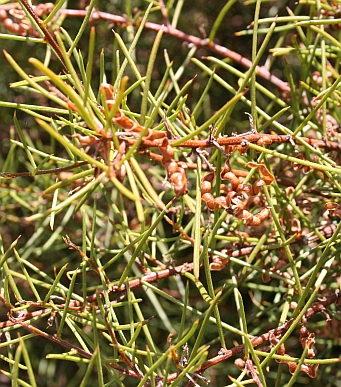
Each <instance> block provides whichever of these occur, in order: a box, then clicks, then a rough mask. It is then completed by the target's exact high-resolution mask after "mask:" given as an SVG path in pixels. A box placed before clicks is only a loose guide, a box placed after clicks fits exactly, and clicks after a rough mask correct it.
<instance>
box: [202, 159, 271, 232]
mask: <svg viewBox="0 0 341 387" xmlns="http://www.w3.org/2000/svg"><path fill="white" fill-rule="evenodd" d="M246 166H247V167H251V168H257V169H258V170H259V172H260V173H261V175H262V176H263V177H262V178H261V179H257V180H256V181H255V182H254V183H253V184H252V185H251V184H244V183H240V182H239V178H238V177H237V176H236V175H235V173H233V172H232V170H231V167H230V165H229V162H228V161H227V162H226V163H225V166H224V168H223V169H222V170H221V173H220V178H221V180H222V181H223V180H227V181H229V182H230V183H231V186H230V187H226V186H222V187H221V189H222V190H223V192H224V191H225V192H224V193H225V195H222V196H218V197H214V196H213V195H212V193H211V190H212V182H213V180H214V178H215V172H211V173H209V174H207V175H206V176H205V177H204V178H203V180H202V183H201V198H202V200H203V201H204V202H205V203H206V205H207V207H208V208H209V209H210V210H212V211H215V210H217V209H218V208H224V209H227V210H231V211H232V213H233V215H234V216H235V217H236V218H238V219H243V220H244V223H245V225H247V226H259V225H260V224H261V223H262V222H263V221H264V220H265V219H266V218H267V217H268V216H269V215H270V210H269V208H267V207H264V208H262V209H261V211H260V212H259V213H257V214H252V213H251V212H250V211H249V210H250V207H251V206H253V205H257V206H259V207H261V206H263V205H264V200H263V198H262V197H261V196H259V193H260V192H261V189H262V187H263V186H264V185H269V184H271V183H272V182H273V179H274V177H273V176H272V174H271V173H270V171H269V170H268V169H267V168H266V166H265V165H264V164H258V163H254V162H249V163H247V164H246Z"/></svg>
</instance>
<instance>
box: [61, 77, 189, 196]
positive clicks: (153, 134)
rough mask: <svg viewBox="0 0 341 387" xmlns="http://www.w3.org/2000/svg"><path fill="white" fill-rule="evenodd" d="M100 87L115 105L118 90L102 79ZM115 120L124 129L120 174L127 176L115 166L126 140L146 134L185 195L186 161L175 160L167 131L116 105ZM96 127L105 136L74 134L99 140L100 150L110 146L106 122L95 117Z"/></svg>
mask: <svg viewBox="0 0 341 387" xmlns="http://www.w3.org/2000/svg"><path fill="white" fill-rule="evenodd" d="M100 89H101V91H102V92H103V94H104V95H105V99H106V101H105V102H106V104H107V107H108V110H109V111H110V110H111V109H113V108H114V105H115V101H116V99H115V90H114V88H113V86H112V85H110V84H108V83H102V84H101V85H100ZM68 105H69V107H70V109H72V110H74V111H77V108H76V107H75V105H74V104H73V103H71V102H69V103H68ZM101 110H102V112H103V114H104V109H103V108H101ZM112 120H113V122H114V123H115V124H116V125H118V126H119V127H120V128H122V129H123V130H124V132H123V133H121V135H122V134H123V136H120V139H121V141H122V142H121V145H120V148H119V152H118V155H117V157H116V159H115V161H114V162H113V168H112V169H113V170H114V171H113V172H114V173H115V175H116V176H117V177H120V176H124V173H123V172H122V167H121V170H115V166H116V165H119V164H120V163H118V161H119V160H120V159H121V158H122V155H123V153H125V144H127V145H128V146H129V145H130V144H131V140H130V139H129V138H131V136H133V137H134V140H133V143H134V142H135V141H136V139H138V138H139V137H141V136H143V141H150V142H154V143H155V146H157V147H158V148H159V150H160V152H161V155H160V156H161V160H160V161H161V163H162V164H163V166H164V167H165V168H166V171H167V180H168V181H169V182H170V183H171V184H172V186H173V188H174V191H175V195H176V197H180V196H183V195H184V194H186V193H187V177H186V163H183V162H181V161H176V160H174V158H173V157H174V149H173V147H172V146H171V144H170V141H169V139H168V137H167V132H165V131H159V130H155V129H146V128H144V127H143V126H141V125H139V124H138V123H137V122H135V121H133V120H132V119H131V118H129V117H127V116H126V115H125V114H124V112H123V111H122V110H121V109H120V108H119V107H118V108H117V110H116V112H115V114H114V117H113V119H112ZM95 131H96V133H98V134H99V135H101V136H102V137H100V138H97V137H95V136H80V135H78V134H77V135H76V136H75V137H77V138H78V139H79V141H80V143H81V144H83V145H91V144H99V146H101V150H104V149H107V144H109V142H110V141H108V140H112V135H111V133H110V132H108V133H107V132H105V131H104V128H103V125H102V123H101V122H100V121H99V120H98V119H96V128H95ZM101 144H102V145H101ZM104 144H105V145H104ZM107 150H108V149H107ZM106 153H108V152H102V157H104V159H108V157H109V156H106V155H105V154H106Z"/></svg>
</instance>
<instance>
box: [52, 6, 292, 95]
mask: <svg viewBox="0 0 341 387" xmlns="http://www.w3.org/2000/svg"><path fill="white" fill-rule="evenodd" d="M59 13H62V14H63V15H67V16H73V17H85V15H86V11H83V10H75V9H61V10H60V11H59ZM93 16H94V18H96V19H101V20H107V21H111V22H113V23H115V24H119V25H123V26H126V25H135V26H138V25H139V22H134V21H133V20H127V19H126V18H125V17H123V16H118V15H112V14H110V13H106V12H99V11H94V12H93ZM145 28H146V29H148V30H151V31H155V32H158V31H160V30H161V28H162V30H163V33H164V34H168V35H171V36H173V37H175V38H177V39H179V40H183V41H185V42H188V43H190V44H193V45H195V46H197V47H203V48H206V49H207V50H208V51H211V52H214V53H216V54H219V55H221V56H223V57H225V58H229V59H231V60H233V61H234V62H236V63H239V64H240V65H242V66H243V67H245V68H248V69H249V68H250V67H251V66H252V62H251V61H250V60H249V59H247V58H245V57H243V56H242V55H240V54H238V53H237V52H235V51H232V50H230V49H228V48H226V47H224V46H221V45H219V44H216V43H214V42H211V41H210V40H208V39H201V38H199V37H197V36H193V35H189V34H186V33H184V32H183V31H180V30H178V29H177V28H174V27H172V26H171V25H167V26H164V25H161V24H157V23H152V22H146V23H145ZM256 73H257V75H259V76H260V77H262V78H263V79H266V80H268V81H270V82H271V83H272V84H273V85H275V86H276V87H277V88H278V89H279V90H280V91H281V92H284V93H289V92H290V88H289V85H288V83H287V82H283V81H282V80H280V79H279V78H277V77H276V76H274V75H272V74H271V72H270V71H269V70H268V69H266V68H265V67H260V66H257V67H256Z"/></svg>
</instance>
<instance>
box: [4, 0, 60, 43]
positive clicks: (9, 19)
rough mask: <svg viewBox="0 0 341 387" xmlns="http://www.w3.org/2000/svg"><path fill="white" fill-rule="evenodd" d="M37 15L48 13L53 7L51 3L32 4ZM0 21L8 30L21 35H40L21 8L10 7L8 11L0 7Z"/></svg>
mask: <svg viewBox="0 0 341 387" xmlns="http://www.w3.org/2000/svg"><path fill="white" fill-rule="evenodd" d="M32 8H33V9H34V12H35V13H36V15H37V16H38V17H41V16H44V15H48V14H50V13H51V12H52V10H53V8H54V4H53V3H42V4H37V5H35V6H32ZM0 22H1V23H2V25H3V26H4V27H5V28H6V29H7V30H8V31H10V32H13V33H15V34H18V35H21V36H27V35H31V36H35V37H40V34H39V33H38V32H37V31H36V29H35V28H34V27H33V26H32V24H31V22H30V21H29V19H28V18H27V16H26V14H25V12H24V11H23V10H22V9H21V8H17V7H12V8H11V9H9V10H8V11H7V10H6V9H5V8H1V9H0Z"/></svg>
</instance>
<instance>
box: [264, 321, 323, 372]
mask: <svg viewBox="0 0 341 387" xmlns="http://www.w3.org/2000/svg"><path fill="white" fill-rule="evenodd" d="M269 341H270V344H271V345H273V346H275V345H277V344H278V342H279V339H278V338H276V336H274V335H273V334H272V335H271V334H270V337H269ZM300 342H301V345H302V348H303V349H305V348H307V358H308V359H313V358H314V357H315V352H314V349H313V346H314V345H315V334H314V333H309V331H308V329H307V327H306V325H305V324H303V325H302V326H301V328H300ZM285 352H286V351H285V346H284V344H282V345H280V347H279V349H278V351H277V354H278V355H280V356H288V357H289V355H288V354H286V353H285ZM276 361H277V363H286V364H287V365H288V367H289V372H290V373H291V374H293V373H294V372H295V371H296V369H297V367H298V364H297V363H295V362H292V361H287V360H277V359H276ZM318 367H319V364H302V365H301V368H300V371H302V372H305V373H306V374H307V375H308V376H310V377H311V378H316V372H317V369H318Z"/></svg>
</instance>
